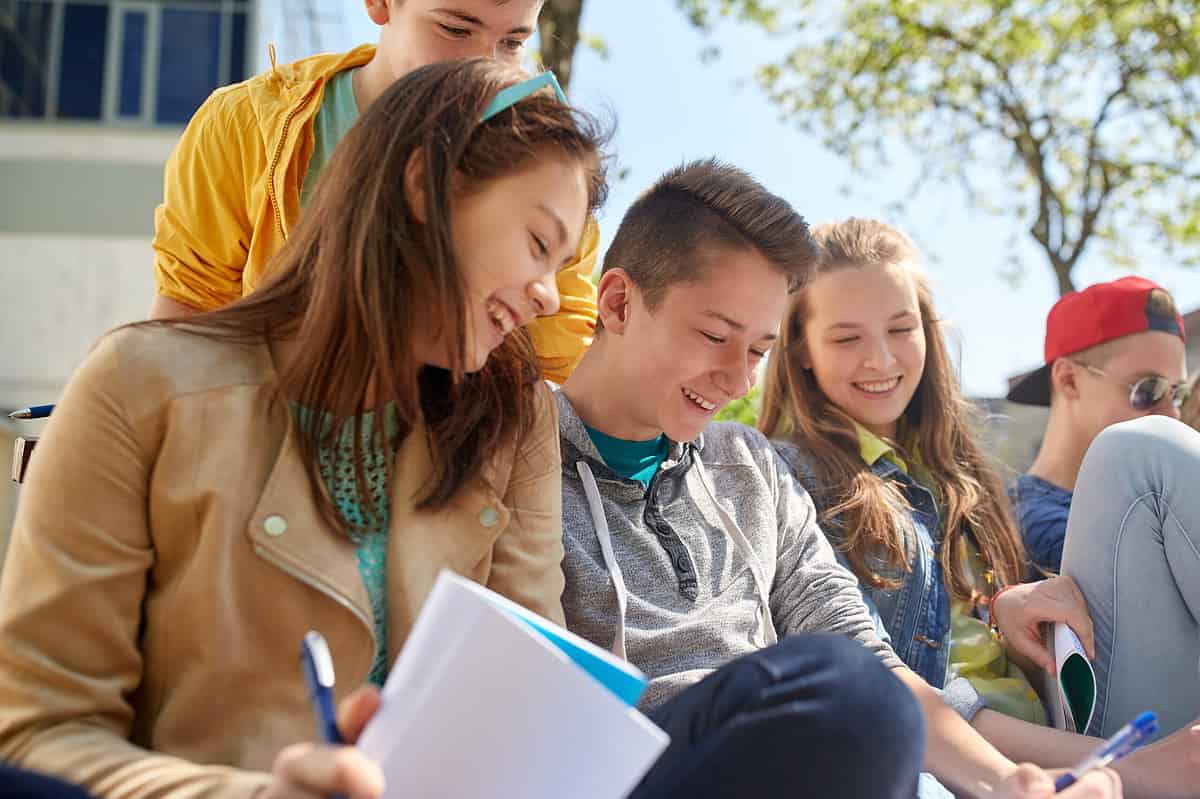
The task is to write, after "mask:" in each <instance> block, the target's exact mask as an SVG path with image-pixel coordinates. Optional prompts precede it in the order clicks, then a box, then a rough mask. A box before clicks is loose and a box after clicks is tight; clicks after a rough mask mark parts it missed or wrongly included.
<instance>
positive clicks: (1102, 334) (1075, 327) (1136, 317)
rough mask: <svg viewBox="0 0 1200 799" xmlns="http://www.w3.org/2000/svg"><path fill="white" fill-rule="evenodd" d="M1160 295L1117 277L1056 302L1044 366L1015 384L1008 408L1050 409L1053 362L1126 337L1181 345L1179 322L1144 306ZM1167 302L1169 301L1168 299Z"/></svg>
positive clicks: (1136, 280)
mask: <svg viewBox="0 0 1200 799" xmlns="http://www.w3.org/2000/svg"><path fill="white" fill-rule="evenodd" d="M1155 289H1157V290H1158V291H1161V292H1163V293H1164V294H1166V290H1165V289H1163V287H1162V286H1160V285H1158V284H1157V283H1155V282H1154V281H1152V280H1147V279H1146V278H1144V277H1123V278H1121V279H1120V280H1113V281H1111V282H1109V283H1097V284H1095V285H1094V286H1088V287H1087V288H1086V289H1084V290H1083V291H1073V292H1071V293H1070V294H1065V295H1063V296H1062V297H1061V298H1059V300H1058V302H1056V303H1054V307H1053V308H1051V309H1050V313H1049V315H1048V316H1047V317H1046V346H1045V355H1046V363H1045V364H1044V365H1043V366H1042V367H1041V368H1040V369H1036V370H1035V371H1032V372H1030V373H1029V374H1027V375H1025V376H1024V377H1022V378H1020V379H1019V380H1018V381H1017V382H1016V383H1015V384H1014V385H1013V387H1012V388H1011V389H1010V390H1009V392H1008V401H1009V402H1019V403H1021V404H1023V405H1049V404H1050V367H1051V366H1053V364H1054V361H1055V360H1057V359H1058V358H1062V357H1065V356H1067V355H1074V354H1075V353H1077V352H1082V351H1083V350H1086V349H1089V348H1091V347H1095V346H1096V345H1098V344H1103V343H1104V342H1106V341H1112V340H1113V339H1117V338H1122V337H1124V336H1131V335H1133V334H1134V333H1141V332H1143V331H1146V330H1158V331H1160V332H1163V333H1170V334H1172V335H1175V336H1179V337H1180V338H1181V339H1183V340H1184V342H1186V341H1187V337H1186V335H1185V333H1184V330H1183V317H1182V316H1180V315H1179V312H1178V311H1175V313H1174V314H1171V313H1164V312H1163V311H1162V309H1160V308H1156V307H1155V306H1156V305H1157V303H1152V302H1151V301H1150V292H1152V291H1154V290H1155ZM1168 296H1169V295H1168Z"/></svg>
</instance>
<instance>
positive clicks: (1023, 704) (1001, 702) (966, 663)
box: [855, 424, 1046, 725]
mask: <svg viewBox="0 0 1200 799" xmlns="http://www.w3.org/2000/svg"><path fill="white" fill-rule="evenodd" d="M855 432H857V433H858V452H859V455H861V456H862V459H863V461H864V462H866V463H867V464H868V465H871V466H873V465H875V463H876V462H878V461H879V459H880V458H887V459H888V460H889V461H891V462H892V463H894V464H895V465H896V466H897V467H898V468H899V469H900V471H902V472H904V473H905V474H908V475H910V476H911V477H912V478H913V479H914V480H916V481H917V482H918V483H920V484H921V485H923V486H925V488H928V489H929V490H930V491H932V492H933V494H934V496H935V497H936V496H938V494H939V492H938V491H937V490H936V486H935V484H934V481H933V479H932V477H931V475H930V474H929V472H928V470H926V469H925V467H924V465H923V464H922V463H921V462H920V453H919V452H918V451H917V449H916V447H915V446H914V447H913V448H912V450H913V454H912V455H911V456H910V460H911V461H912V463H911V464H910V463H907V462H905V460H904V459H903V458H901V457H900V454H899V453H898V452H897V451H896V448H895V447H894V446H892V445H891V444H890V443H889V442H888V441H887V440H886V439H884V438H882V437H880V436H878V435H876V434H875V433H873V432H871V431H870V430H868V429H867V428H865V427H863V426H862V425H858V424H856V425H855ZM960 540H961V541H962V542H963V549H962V552H961V556H962V557H963V558H965V559H966V560H967V563H968V566H969V570H970V572H971V573H972V575H973V576H974V578H975V580H974V582H975V584H976V585H977V586H978V587H979V589H980V592H981V593H983V594H986V593H987V592H988V591H990V586H988V585H987V580H986V579H985V577H984V572H985V568H986V567H985V564H984V563H983V558H982V557H981V556H980V554H979V550H978V548H977V547H976V546H975V544H974V542H972V541H971V540H970V539H969V538H967V537H964V538H962V539H960ZM955 677H965V678H966V679H967V680H968V681H969V682H970V683H971V686H972V687H973V688H974V689H975V690H976V691H977V692H978V693H979V695H980V696H981V697H983V699H984V701H985V702H986V703H987V706H988V707H989V708H991V709H992V710H996V711H999V712H1000V713H1004V714H1005V715H1008V716H1013V717H1015V718H1019V719H1024V720H1025V721H1029V722H1033V723H1034V724H1040V725H1045V724H1046V711H1045V708H1044V707H1042V703H1041V700H1039V699H1038V696H1037V693H1035V692H1034V690H1033V686H1032V685H1030V683H1029V678H1028V677H1026V676H1025V673H1024V672H1022V671H1021V670H1020V669H1019V668H1018V667H1017V666H1016V665H1015V664H1013V663H1010V662H1009V660H1008V656H1007V655H1006V654H1005V652H1004V647H1003V646H1001V645H1000V642H999V641H997V640H996V638H995V637H994V636H993V635H992V632H991V630H990V629H989V628H988V626H987V625H986V624H985V623H984V622H983V621H982V620H981V619H980V618H979V617H978V615H976V613H975V608H974V607H973V606H972V605H971V603H970V602H968V601H966V600H962V599H955V600H953V601H952V602H951V603H950V653H949V665H948V668H947V675H946V678H947V681H949V680H951V679H954V678H955Z"/></svg>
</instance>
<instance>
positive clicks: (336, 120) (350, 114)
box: [300, 69, 358, 206]
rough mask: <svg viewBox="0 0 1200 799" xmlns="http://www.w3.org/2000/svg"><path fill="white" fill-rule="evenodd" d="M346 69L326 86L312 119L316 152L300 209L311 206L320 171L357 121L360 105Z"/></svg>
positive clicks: (302, 187)
mask: <svg viewBox="0 0 1200 799" xmlns="http://www.w3.org/2000/svg"><path fill="white" fill-rule="evenodd" d="M357 71H358V70H357V69H347V70H343V71H342V72H339V73H337V74H336V75H334V76H333V77H332V78H330V79H329V82H328V83H326V84H325V96H324V97H323V98H321V107H320V109H318V110H317V116H316V117H315V118H314V119H313V151H312V157H311V158H309V161H308V171H307V172H305V173H304V182H303V183H301V184H300V205H301V206H304V205H307V204H308V198H309V197H310V196H311V195H312V193H313V190H314V189H316V187H317V178H318V177H319V176H320V174H321V170H323V169H324V168H325V165H326V164H328V163H329V159H330V158H332V157H333V148H334V147H337V144H338V142H340V141H341V140H342V138H343V137H344V136H345V135H346V134H347V133H348V132H349V131H350V128H351V127H353V125H354V123H355V122H357V121H358V102H357V101H355V99H354V73H355V72H357Z"/></svg>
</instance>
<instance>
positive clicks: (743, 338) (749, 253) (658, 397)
mask: <svg viewBox="0 0 1200 799" xmlns="http://www.w3.org/2000/svg"><path fill="white" fill-rule="evenodd" d="M705 261H706V264H705V265H704V266H703V267H701V268H699V269H698V270H697V271H698V272H699V273H700V275H701V276H700V277H699V278H698V279H696V280H693V281H689V282H683V283H676V284H674V285H672V286H670V287H668V288H667V289H666V290H665V292H664V293H663V294H662V297H661V299H660V301H659V302H658V304H657V305H656V306H655V307H654V308H653V309H651V308H648V307H647V306H646V304H645V302H644V298H643V296H642V294H641V292H640V291H639V290H638V289H637V288H636V287H635V286H632V285H631V284H630V283H629V282H628V276H627V275H625V273H624V272H622V271H621V270H613V271H612V272H607V273H605V277H604V280H603V281H602V282H601V289H600V290H601V295H602V296H601V303H602V304H603V303H604V300H605V298H604V294H605V293H607V292H608V291H613V290H619V291H626V292H627V293H626V296H625V301H627V302H628V303H629V304H628V306H627V307H626V309H625V315H626V316H625V319H624V321H623V324H621V325H620V327H619V330H618V329H613V330H610V329H608V323H606V330H605V332H604V333H603V335H604V336H606V337H608V336H610V335H618V336H619V341H616V342H612V343H614V344H616V346H618V347H620V348H621V349H622V352H621V354H620V356H619V360H620V362H621V363H623V364H627V365H628V371H627V372H626V374H625V375H624V377H625V379H626V380H627V381H628V387H627V388H626V389H625V390H627V391H629V393H630V399H629V402H628V403H627V411H628V412H627V419H626V421H627V422H628V424H626V425H624V426H623V428H622V429H620V430H619V433H617V434H619V435H620V436H621V437H624V438H629V439H631V440H644V439H649V438H653V437H655V436H657V435H658V434H659V433H666V434H667V436H668V437H669V438H671V439H672V440H674V441H691V440H692V439H694V438H696V436H698V435H699V434H700V433H701V431H703V429H704V427H705V425H707V424H708V423H709V422H711V421H712V418H713V415H714V414H715V413H716V412H717V411H718V410H719V409H720V408H721V407H722V406H724V405H725V404H726V403H728V402H730V401H731V400H734V399H737V398H738V397H742V396H744V395H745V394H746V393H747V392H748V391H749V390H750V389H751V387H752V386H753V385H754V382H755V370H756V369H757V367H758V365H759V362H760V361H761V360H762V359H763V358H764V357H765V355H766V353H767V350H768V349H769V348H770V346H771V344H772V343H773V342H774V341H775V338H776V334H777V332H778V329H779V323H780V320H782V319H783V314H784V311H785V310H786V308H787V294H788V279H787V277H786V276H785V275H784V274H783V273H782V272H781V271H779V269H778V268H777V267H776V266H774V265H773V264H772V263H771V262H770V261H768V260H767V259H766V258H765V257H764V256H763V255H762V254H761V253H760V252H759V251H758V250H756V249H747V248H743V249H728V248H723V249H720V250H716V251H712V252H710V253H708V254H707V256H706V257H705ZM606 343H607V342H606ZM614 429H616V428H614Z"/></svg>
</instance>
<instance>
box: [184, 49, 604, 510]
mask: <svg viewBox="0 0 1200 799" xmlns="http://www.w3.org/2000/svg"><path fill="white" fill-rule="evenodd" d="M526 77H528V76H527V75H525V74H524V73H523V72H521V71H520V70H518V69H516V68H514V67H511V66H505V65H503V64H501V63H499V62H496V61H493V60H489V59H476V60H472V61H458V62H446V63H439V64H433V65H429V66H425V67H422V68H420V69H417V70H415V71H413V72H411V73H409V74H408V75H406V76H405V77H403V78H401V79H400V80H398V81H397V82H396V83H395V84H393V85H392V86H391V87H390V88H389V89H388V90H387V91H385V92H384V93H383V94H382V95H381V96H380V97H379V98H378V99H376V100H375V102H373V103H372V104H371V105H370V106H369V107H368V108H367V109H366V111H365V113H363V115H362V117H361V118H360V119H359V120H358V122H357V123H356V124H355V125H354V127H353V128H352V129H351V130H350V132H349V133H348V134H347V135H346V137H345V138H344V139H343V140H342V141H341V142H340V143H339V145H338V146H337V148H336V150H335V152H334V155H333V157H332V158H331V160H330V162H329V164H328V165H327V166H326V168H325V169H324V171H323V172H322V175H321V177H320V180H319V183H318V186H317V189H316V192H315V193H314V194H313V196H312V198H311V200H310V203H309V206H308V207H306V208H305V211H304V214H303V216H302V217H301V221H300V224H299V225H298V226H297V228H296V230H295V232H294V233H293V234H292V236H291V237H290V238H289V239H288V241H287V243H286V245H285V246H284V247H283V249H282V250H281V251H280V252H279V253H278V254H277V255H276V256H275V258H274V260H273V261H272V262H271V267H270V279H269V280H268V281H267V283H266V284H265V285H263V286H262V287H261V288H259V289H258V290H257V291H255V292H254V293H252V294H250V295H249V296H248V297H245V298H244V299H242V300H240V301H238V302H236V303H234V304H232V305H230V306H228V307H226V308H223V309H220V310H217V311H213V312H210V313H205V314H201V315H198V316H193V317H189V318H187V319H186V320H175V321H173V322H167V324H180V325H182V324H186V327H185V328H183V329H187V330H190V331H192V332H195V333H198V334H199V335H204V336H208V337H213V338H221V339H226V340H236V341H244V342H253V341H262V340H263V339H264V338H266V339H267V340H272V339H282V338H288V337H294V338H295V339H296V340H298V341H301V342H303V343H304V347H303V348H297V350H298V354H297V356H296V357H295V358H294V359H293V360H292V362H291V363H289V364H287V365H286V368H284V369H283V370H281V373H280V375H279V392H280V394H281V396H282V397H283V398H284V399H286V400H289V401H293V402H296V403H298V404H299V405H300V406H301V407H302V408H305V409H312V410H314V411H319V412H313V413H301V414H298V418H297V427H298V430H299V441H300V450H301V454H302V456H303V458H304V460H305V465H306V470H307V472H308V476H309V479H310V482H311V483H312V485H313V488H314V492H315V494H316V495H317V496H318V497H319V502H320V503H321V504H320V507H321V510H322V513H323V514H324V515H325V516H326V518H327V519H328V520H329V521H330V522H331V523H332V524H334V526H341V525H340V524H339V522H338V515H337V512H336V510H335V508H334V507H333V503H332V502H331V501H330V499H329V497H328V494H327V493H326V491H325V489H324V486H323V482H322V477H321V471H320V462H319V460H318V453H319V451H320V449H321V447H322V445H325V446H330V445H332V444H333V442H335V441H337V440H338V439H339V437H341V436H342V434H343V433H345V432H347V431H349V430H353V442H354V449H353V453H352V455H344V454H343V453H341V452H340V451H339V450H340V448H337V447H334V448H333V449H334V451H335V452H338V454H337V455H336V456H335V462H334V464H333V468H334V469H335V470H339V469H340V470H344V469H347V468H352V469H353V470H354V474H355V475H356V482H357V484H358V498H359V503H360V507H362V508H363V509H364V510H365V509H367V508H370V507H372V506H373V504H372V503H371V502H370V496H371V495H370V493H369V491H368V489H367V484H366V479H365V475H364V469H363V447H362V439H363V431H364V425H363V415H364V414H365V413H366V412H367V411H369V410H371V409H374V408H382V407H384V406H385V405H386V404H388V403H391V404H394V406H395V409H396V416H397V418H398V420H399V430H398V433H397V435H396V437H395V438H394V439H393V440H391V441H387V442H384V441H381V440H380V439H379V436H381V433H380V427H381V426H380V425H375V426H373V428H374V429H373V433H374V435H375V436H376V439H375V443H376V444H378V445H381V446H387V447H389V448H390V449H394V448H395V447H397V446H399V443H400V441H402V440H403V439H404V437H405V436H407V435H408V434H409V433H410V432H415V433H419V432H420V431H419V430H417V428H418V426H419V425H420V424H422V423H424V425H425V426H426V427H427V428H428V435H429V438H430V449H431V451H432V456H433V470H432V474H431V475H430V476H429V479H428V481H427V483H426V485H425V486H424V487H423V489H422V495H421V496H420V497H418V507H421V508H424V509H439V508H442V507H444V506H445V505H446V504H447V503H448V502H449V501H450V500H451V498H452V497H453V496H454V495H455V494H456V493H457V492H458V491H459V489H460V488H461V487H462V486H463V485H464V484H465V483H467V482H468V481H469V480H471V479H473V478H474V477H476V476H477V475H479V474H480V471H481V469H482V468H483V464H484V463H485V462H486V461H487V459H488V458H489V456H490V455H491V454H492V453H494V452H496V451H497V450H501V451H502V448H504V447H505V446H506V445H507V446H511V445H512V444H513V443H514V442H515V441H517V440H519V439H520V437H521V436H523V435H524V434H525V433H526V432H527V431H528V430H529V428H530V426H531V425H532V421H533V414H534V411H535V396H536V395H535V389H536V384H537V383H538V382H539V380H540V370H539V368H538V365H537V361H536V358H535V356H534V354H533V348H532V345H531V343H530V339H529V336H528V334H527V333H526V332H525V331H516V332H514V333H512V334H510V335H508V336H507V337H506V338H505V342H504V343H503V344H502V345H501V346H500V347H498V348H497V349H496V350H495V351H493V352H492V354H491V356H490V357H489V358H488V360H487V362H486V364H485V365H484V367H483V368H482V369H481V370H479V371H477V372H474V373H467V372H466V370H465V369H464V366H463V363H464V357H465V351H464V350H465V341H466V333H467V325H468V324H469V322H468V318H469V314H470V312H469V310H468V308H467V299H466V296H467V293H466V287H465V285H464V281H463V277H462V273H461V271H460V266H459V264H458V263H457V262H456V260H455V256H454V246H453V239H452V235H451V225H450V199H451V196H452V193H454V192H459V193H463V192H469V191H472V190H474V189H476V188H478V187H480V186H481V185H482V184H484V183H486V182H488V181H491V180H494V179H496V178H499V177H502V176H504V175H507V174H511V173H513V172H516V171H518V170H520V169H522V168H523V167H525V166H527V165H528V163H529V162H530V161H531V160H532V159H534V158H539V157H556V156H557V157H566V158H568V159H572V160H575V161H578V163H580V165H581V166H582V168H583V169H584V170H585V174H586V176H587V178H588V181H587V182H588V191H589V198H588V199H589V207H591V208H595V207H596V206H597V205H598V204H599V203H600V202H601V201H602V199H603V195H604V193H605V181H604V174H603V166H602V158H601V156H600V148H601V146H602V142H603V139H604V136H603V135H602V134H601V133H600V132H599V130H598V127H597V125H596V123H595V121H594V120H593V119H592V118H590V117H587V116H586V115H583V114H581V113H579V112H578V111H575V110H573V109H571V108H570V107H569V106H566V105H564V104H562V103H560V102H559V101H558V100H556V99H555V96H554V95H553V94H552V93H551V92H550V91H549V90H541V91H538V92H536V93H534V94H533V95H531V96H529V97H528V98H526V99H523V100H520V101H519V102H517V103H515V104H514V105H512V106H511V107H509V108H508V109H506V110H504V111H501V112H500V113H498V114H496V115H494V116H492V117H490V118H489V119H488V120H487V121H484V122H480V117H481V116H482V113H483V111H484V109H485V108H486V107H487V105H488V104H489V102H490V101H491V100H492V98H493V97H495V96H496V93H497V92H498V91H499V90H501V89H502V88H504V87H505V86H509V85H512V84H513V83H516V82H518V81H521V80H523V79H525V78H526ZM414 157H416V158H419V159H420V164H421V166H422V168H421V170H420V173H419V174H420V182H421V187H422V192H421V193H422V195H423V197H424V209H414V208H413V207H411V205H410V202H409V199H408V197H407V196H406V192H405V189H404V187H405V175H406V168H407V167H408V165H409V162H410V159H413V158H414ZM415 210H423V218H424V220H425V222H424V223H422V222H420V221H419V219H420V218H421V216H420V215H418V214H417V213H414V211H415ZM439 331H440V332H442V333H444V338H445V340H447V341H448V342H449V344H450V363H451V364H452V368H450V369H448V370H446V369H439V368H434V367H429V366H423V364H422V363H421V362H420V361H419V360H418V357H417V353H416V352H415V351H414V347H415V341H416V339H417V337H418V335H419V334H421V333H425V334H429V333H437V332H439ZM368 441H370V439H368ZM350 460H353V463H350V462H349V461H350ZM391 460H392V459H391V458H387V459H386V461H387V462H388V464H389V477H390V468H391Z"/></svg>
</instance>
